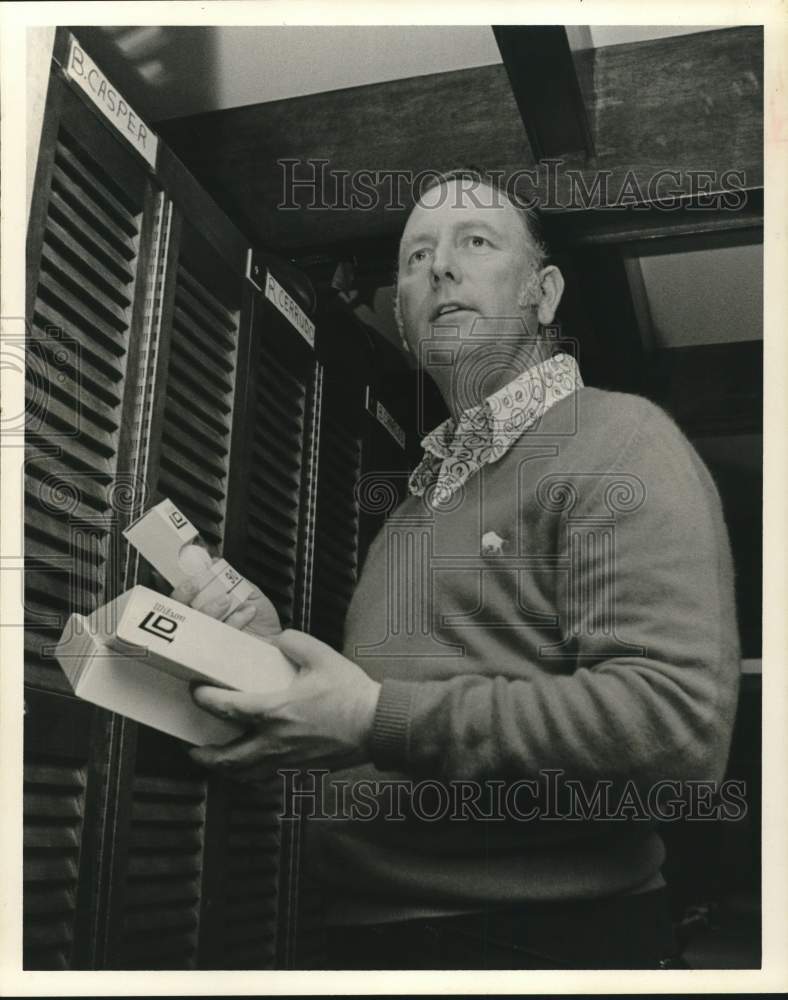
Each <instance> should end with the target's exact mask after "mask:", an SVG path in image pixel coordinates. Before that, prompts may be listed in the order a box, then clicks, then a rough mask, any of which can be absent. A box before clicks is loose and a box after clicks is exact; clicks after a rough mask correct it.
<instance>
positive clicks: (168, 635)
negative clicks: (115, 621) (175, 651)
mask: <svg viewBox="0 0 788 1000" xmlns="http://www.w3.org/2000/svg"><path fill="white" fill-rule="evenodd" d="M139 628H141V629H142V631H143V632H150V634H151V635H156V636H158V637H159V638H160V639H164V641H165V642H172V637H173V635H174V634H175V630H176V629H177V628H178V623H177V622H174V621H173V620H172V618H166V617H165V616H164V615H160V614H159V613H158V612H156V611H149V612H148V613H147V615H145V617H144V618H143V619H142V621H141V622H140V624H139Z"/></svg>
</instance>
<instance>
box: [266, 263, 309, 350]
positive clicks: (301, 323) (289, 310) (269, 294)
mask: <svg viewBox="0 0 788 1000" xmlns="http://www.w3.org/2000/svg"><path fill="white" fill-rule="evenodd" d="M265 297H266V298H267V299H268V301H269V302H273V304H274V305H275V306H276V308H277V309H278V310H279V312H280V313H281V314H282V315H283V316H284V317H285V318H286V319H288V320H289V321H290V323H291V324H292V325H293V326H294V327H295V328H296V330H298V332H299V333H300V334H301V336H302V337H303V338H304V340H305V341H306V342H307V344H309V346H310V347H314V346H315V324H314V323H313V322H312V320H311V319H310V318H309V317H308V316H307V314H306V313H305V312H304V310H303V309H302V308H301V307H300V306H299V305H298V304H297V303H296V302H295V301H294V300H293V299H292V298H291V297H290V295H288V294H287V292H286V291H285V290H284V288H282V286H281V285H280V284H279V282H278V281H277V280H276V278H275V277H274V276H273V275H272V274H271V272H270V271H268V272H267V273H266V276H265Z"/></svg>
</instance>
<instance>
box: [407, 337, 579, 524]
mask: <svg viewBox="0 0 788 1000" xmlns="http://www.w3.org/2000/svg"><path fill="white" fill-rule="evenodd" d="M582 386H583V380H582V378H581V376H580V369H579V368H578V367H577V362H576V361H575V359H574V358H573V357H570V355H568V354H556V355H555V356H554V357H551V358H547V359H546V360H544V361H541V362H539V364H537V365H533V366H532V367H531V368H527V369H526V370H525V371H524V372H522V373H521V374H520V375H518V376H517V378H515V379H514V380H513V381H511V382H510V383H509V384H508V385H505V386H504V387H503V388H502V389H499V390H498V391H497V392H494V393H493V394H492V395H490V396H488V397H487V399H485V400H484V402H483V403H480V404H479V405H478V406H473V407H470V408H469V409H467V410H465V411H464V412H463V413H462V414H461V415H460V419H459V421H455V420H454V419H453V418H452V417H448V418H447V419H446V420H444V421H443V423H442V424H439V425H438V426H437V427H436V428H435V429H434V430H433V431H431V432H430V433H429V434H428V435H427V436H426V437H425V438H424V439H423V440H422V442H421V446H422V448H423V449H424V457H423V458H422V460H421V462H420V463H419V464H418V465H417V466H416V468H415V469H414V470H413V473H412V474H411V476H410V480H409V481H408V489H409V490H410V492H411V493H413V494H414V495H415V496H422V495H423V494H424V493H425V491H427V490H429V491H430V493H429V501H430V503H431V504H432V506H434V507H440V506H441V505H442V504H446V503H448V502H449V501H450V500H451V498H452V496H453V495H454V494H455V493H456V492H457V490H458V489H459V488H460V487H461V486H462V485H463V484H464V483H465V481H466V480H467V479H468V477H469V476H471V475H472V474H473V473H474V472H476V471H477V470H478V469H480V468H481V467H482V466H483V465H486V464H487V463H489V462H497V461H498V460H499V459H500V458H502V457H503V455H505V454H506V452H507V451H508V450H509V449H510V448H511V447H512V445H513V444H514V443H515V441H516V440H517V439H518V438H519V437H520V435H521V434H523V433H524V432H525V431H527V430H528V428H529V427H533V426H534V424H536V423H538V421H539V420H541V418H542V417H543V416H544V414H545V413H547V411H548V410H549V409H550V407H551V406H555V404H556V403H558V402H559V401H560V400H562V399H564V398H565V397H566V396H570V395H571V394H572V393H573V392H575V391H576V390H577V389H581V388H582Z"/></svg>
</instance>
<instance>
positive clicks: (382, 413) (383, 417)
mask: <svg viewBox="0 0 788 1000" xmlns="http://www.w3.org/2000/svg"><path fill="white" fill-rule="evenodd" d="M375 416H376V418H377V420H378V423H380V424H382V425H383V426H384V427H385V428H386V430H387V431H388V432H389V434H390V435H391V436H392V437H393V438H394V440H395V441H396V442H397V444H398V445H399V446H400V448H404V447H405V431H404V430H403V429H402V428H401V427H400V425H399V424H398V423H397V421H396V420H395V419H394V417H392V415H391V414H390V413H389V411H388V410H387V409H386V407H385V406H384V405H383V404H382V403H376V405H375Z"/></svg>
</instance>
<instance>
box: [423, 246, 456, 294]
mask: <svg viewBox="0 0 788 1000" xmlns="http://www.w3.org/2000/svg"><path fill="white" fill-rule="evenodd" d="M430 277H431V279H432V283H433V285H435V286H436V287H437V286H438V285H440V283H441V281H461V280H462V272H461V270H460V265H459V261H458V260H457V258H456V257H455V255H454V254H453V253H452V251H451V249H450V248H449V247H440V246H438V247H436V248H435V253H434V254H433V257H432V267H431V269H430Z"/></svg>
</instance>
